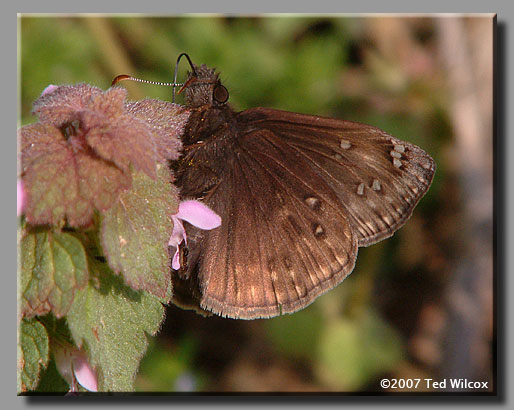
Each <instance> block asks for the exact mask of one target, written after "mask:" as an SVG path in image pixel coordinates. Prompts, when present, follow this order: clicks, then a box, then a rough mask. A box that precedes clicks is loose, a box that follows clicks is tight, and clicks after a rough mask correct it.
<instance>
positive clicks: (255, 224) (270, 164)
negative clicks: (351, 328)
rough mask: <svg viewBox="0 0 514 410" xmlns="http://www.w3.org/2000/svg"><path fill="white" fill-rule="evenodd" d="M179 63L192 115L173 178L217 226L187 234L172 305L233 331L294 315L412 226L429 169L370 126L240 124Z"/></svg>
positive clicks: (220, 92) (242, 119)
mask: <svg viewBox="0 0 514 410" xmlns="http://www.w3.org/2000/svg"><path fill="white" fill-rule="evenodd" d="M183 55H185V54H183ZM181 56H182V55H181ZM181 56H180V57H181ZM180 57H179V59H180ZM186 57H187V59H188V60H189V63H190V65H191V68H192V71H191V72H190V73H189V74H188V79H187V81H186V82H185V84H184V86H183V87H182V90H183V91H185V101H186V106H187V107H188V108H189V109H190V110H191V115H190V118H189V121H188V124H187V126H186V129H185V132H184V134H183V136H182V142H183V153H182V156H181V158H180V159H179V160H178V161H176V162H175V163H174V164H173V166H172V168H173V169H174V171H175V176H176V184H177V186H178V187H179V188H180V191H181V196H182V197H183V198H185V199H199V200H201V201H202V202H203V203H205V204H206V205H208V206H209V207H210V208H211V209H212V210H214V211H215V212H216V213H217V214H218V215H220V216H221V220H222V224H221V226H220V227H219V228H217V229H213V230H210V231H204V230H200V229H197V228H195V227H194V226H192V225H187V224H186V225H187V226H186V231H187V245H186V244H185V242H182V243H181V245H180V247H179V251H180V252H179V253H180V257H181V262H182V264H181V268H180V269H179V270H178V271H173V272H172V273H173V275H172V276H173V285H174V302H175V303H176V304H178V305H179V306H182V307H185V308H195V309H196V310H198V311H203V312H204V313H208V312H213V313H215V314H218V315H221V316H226V317H230V318H238V319H255V318H268V317H273V316H277V315H281V314H283V313H292V312H296V311H298V310H300V309H302V308H304V307H306V306H307V305H309V304H310V303H312V302H313V301H314V300H315V299H316V298H317V297H318V296H319V295H321V294H323V293H324V292H326V291H328V290H329V289H331V288H333V287H334V286H336V285H338V284H339V283H341V282H342V281H343V279H344V278H346V277H347V276H348V275H349V274H350V272H351V271H352V270H353V268H354V266H355V260H356V258H357V249H358V248H359V247H360V246H368V245H372V244H374V243H376V242H378V241H381V240H382V239H385V238H387V237H389V236H391V235H392V234H393V233H394V232H395V231H396V230H397V229H399V228H400V227H401V226H402V225H403V224H404V223H405V222H406V221H407V219H408V218H409V217H410V215H411V213H412V211H413V209H414V207H415V206H416V204H417V203H418V201H419V200H420V199H421V198H422V197H423V195H424V194H425V193H426V192H427V190H428V188H429V187H430V184H431V182H432V178H433V176H434V172H435V168H436V165H435V162H434V160H433V159H432V158H431V157H430V156H429V155H428V154H427V153H425V152H424V151H423V150H422V149H421V148H419V147H417V146H416V145H413V144H410V143H408V142H404V141H401V140H399V139H397V138H395V137H393V136H391V135H389V134H387V133H385V132H384V131H382V130H380V129H378V128H375V127H373V126H370V125H364V124H359V123H356V122H351V121H343V120H338V119H334V118H325V117H319V116H314V115H305V114H297V113H292V112H287V111H279V110H275V109H269V108H253V109H249V110H245V111H242V112H236V111H234V110H233V109H232V108H231V107H230V106H229V105H228V103H227V101H228V99H229V92H228V90H227V89H226V88H225V87H224V86H223V85H222V84H221V82H220V80H219V77H218V74H217V73H216V72H215V70H213V69H210V68H208V67H206V66H205V65H201V66H197V65H194V64H193V63H192V62H191V60H190V59H189V57H188V56H187V55H186ZM177 64H178V61H177ZM182 90H181V91H182Z"/></svg>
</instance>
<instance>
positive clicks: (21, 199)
mask: <svg viewBox="0 0 514 410" xmlns="http://www.w3.org/2000/svg"><path fill="white" fill-rule="evenodd" d="M16 190H17V193H16V198H17V204H18V216H20V215H21V214H22V213H23V210H24V209H25V189H24V188H23V181H22V180H21V179H18V183H17V185H16Z"/></svg>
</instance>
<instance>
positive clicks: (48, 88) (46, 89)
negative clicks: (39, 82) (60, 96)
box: [41, 84, 59, 95]
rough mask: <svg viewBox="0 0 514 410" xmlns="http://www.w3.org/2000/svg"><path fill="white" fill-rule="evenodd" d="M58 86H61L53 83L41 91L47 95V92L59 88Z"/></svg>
mask: <svg viewBox="0 0 514 410" xmlns="http://www.w3.org/2000/svg"><path fill="white" fill-rule="evenodd" d="M57 88H59V87H58V86H57V85H53V84H50V85H49V86H48V87H46V88H45V89H44V90H43V92H42V93H41V95H45V94H49V93H51V92H53V91H55V90H57Z"/></svg>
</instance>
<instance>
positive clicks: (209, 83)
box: [179, 64, 229, 107]
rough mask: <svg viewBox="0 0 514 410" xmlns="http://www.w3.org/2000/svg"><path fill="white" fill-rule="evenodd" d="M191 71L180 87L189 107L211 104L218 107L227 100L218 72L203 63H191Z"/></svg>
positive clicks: (226, 92) (226, 93)
mask: <svg viewBox="0 0 514 410" xmlns="http://www.w3.org/2000/svg"><path fill="white" fill-rule="evenodd" d="M192 68H193V71H192V72H189V73H188V78H187V81H186V82H185V83H184V85H183V87H182V88H181V89H180V91H179V93H181V92H184V93H185V97H186V104H187V105H188V106H189V107H201V106H202V105H211V106H215V107H219V106H222V105H225V104H226V103H227V101H228V97H229V94H228V90H227V89H226V88H225V87H224V86H223V85H222V84H221V81H220V79H219V75H218V73H216V71H215V70H214V69H213V68H209V67H207V66H206V65H205V64H202V65H201V66H197V65H194V64H193V65H192Z"/></svg>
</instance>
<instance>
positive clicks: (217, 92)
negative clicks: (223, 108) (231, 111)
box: [212, 84, 228, 104]
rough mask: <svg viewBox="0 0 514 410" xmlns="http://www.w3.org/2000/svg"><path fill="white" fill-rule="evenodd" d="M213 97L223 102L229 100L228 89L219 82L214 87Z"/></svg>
mask: <svg viewBox="0 0 514 410" xmlns="http://www.w3.org/2000/svg"><path fill="white" fill-rule="evenodd" d="M212 97H213V99H214V100H215V101H216V102H218V103H220V104H223V103H224V102H227V100H228V90H227V89H226V88H225V87H223V86H222V85H221V84H218V85H216V86H215V87H214V91H213V93H212Z"/></svg>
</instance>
